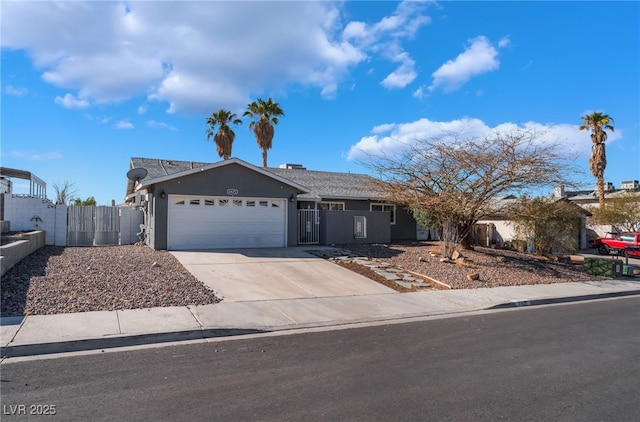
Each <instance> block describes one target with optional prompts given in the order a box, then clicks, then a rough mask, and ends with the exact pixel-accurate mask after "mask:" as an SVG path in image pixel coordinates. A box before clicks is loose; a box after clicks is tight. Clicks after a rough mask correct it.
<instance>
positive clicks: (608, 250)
mask: <svg viewBox="0 0 640 422" xmlns="http://www.w3.org/2000/svg"><path fill="white" fill-rule="evenodd" d="M611 235H612V236H611V237H601V238H599V239H596V240H595V242H594V244H593V247H594V248H597V249H598V253H600V254H601V255H609V254H615V255H625V254H626V255H628V256H638V257H640V233H638V232H626V233H611Z"/></svg>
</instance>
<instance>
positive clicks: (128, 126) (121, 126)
mask: <svg viewBox="0 0 640 422" xmlns="http://www.w3.org/2000/svg"><path fill="white" fill-rule="evenodd" d="M115 128H116V129H135V126H134V125H133V123H131V122H130V121H128V120H120V121H119V122H118V123H116V126H115Z"/></svg>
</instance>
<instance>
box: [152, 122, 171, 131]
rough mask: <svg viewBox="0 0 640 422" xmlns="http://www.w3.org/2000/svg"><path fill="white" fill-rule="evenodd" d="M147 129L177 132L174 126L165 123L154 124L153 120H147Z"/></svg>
mask: <svg viewBox="0 0 640 422" xmlns="http://www.w3.org/2000/svg"><path fill="white" fill-rule="evenodd" d="M147 127H151V128H156V129H166V130H171V131H174V130H178V129H177V128H175V127H174V126H171V125H170V124H167V123H165V122H156V121H155V120H147Z"/></svg>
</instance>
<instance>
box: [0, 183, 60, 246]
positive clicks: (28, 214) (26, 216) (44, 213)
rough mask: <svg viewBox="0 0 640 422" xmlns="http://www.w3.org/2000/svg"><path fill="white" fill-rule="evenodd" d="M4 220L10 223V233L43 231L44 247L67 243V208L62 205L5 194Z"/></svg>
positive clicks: (40, 199)
mask: <svg viewBox="0 0 640 422" xmlns="http://www.w3.org/2000/svg"><path fill="white" fill-rule="evenodd" d="M58 207H62V209H60V210H58ZM60 215H63V216H64V219H62V218H60ZM4 219H5V220H6V221H9V222H10V230H11V231H31V230H45V231H46V235H45V245H56V246H65V245H66V243H67V207H66V206H64V205H62V206H60V205H55V204H54V203H53V202H51V201H49V200H47V199H42V198H33V197H25V196H21V195H15V194H5V195H4ZM56 226H57V227H56ZM63 233H64V235H63Z"/></svg>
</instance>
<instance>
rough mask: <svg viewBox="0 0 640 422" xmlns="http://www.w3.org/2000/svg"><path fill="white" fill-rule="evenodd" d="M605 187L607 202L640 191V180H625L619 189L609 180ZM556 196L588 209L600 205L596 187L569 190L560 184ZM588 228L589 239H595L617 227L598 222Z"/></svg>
mask: <svg viewBox="0 0 640 422" xmlns="http://www.w3.org/2000/svg"><path fill="white" fill-rule="evenodd" d="M604 189H605V192H604V200H605V203H606V202H607V201H608V200H611V199H613V198H616V197H620V196H622V195H625V194H626V193H628V192H640V182H638V181H637V180H625V181H622V182H621V183H620V188H619V189H616V188H615V186H614V185H613V183H610V182H607V183H605V186H604ZM554 196H555V197H556V198H565V199H567V200H569V201H571V202H573V203H574V204H577V205H580V206H581V207H582V208H584V209H586V210H590V209H594V208H598V207H599V206H600V203H599V201H598V192H597V190H596V189H595V188H594V189H593V190H577V191H569V190H565V188H564V186H562V185H559V186H557V187H556V190H555V193H554ZM587 230H588V231H589V241H593V240H594V239H595V238H597V237H605V236H606V235H607V234H608V233H611V232H615V231H616V230H615V227H613V226H611V225H596V224H587Z"/></svg>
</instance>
